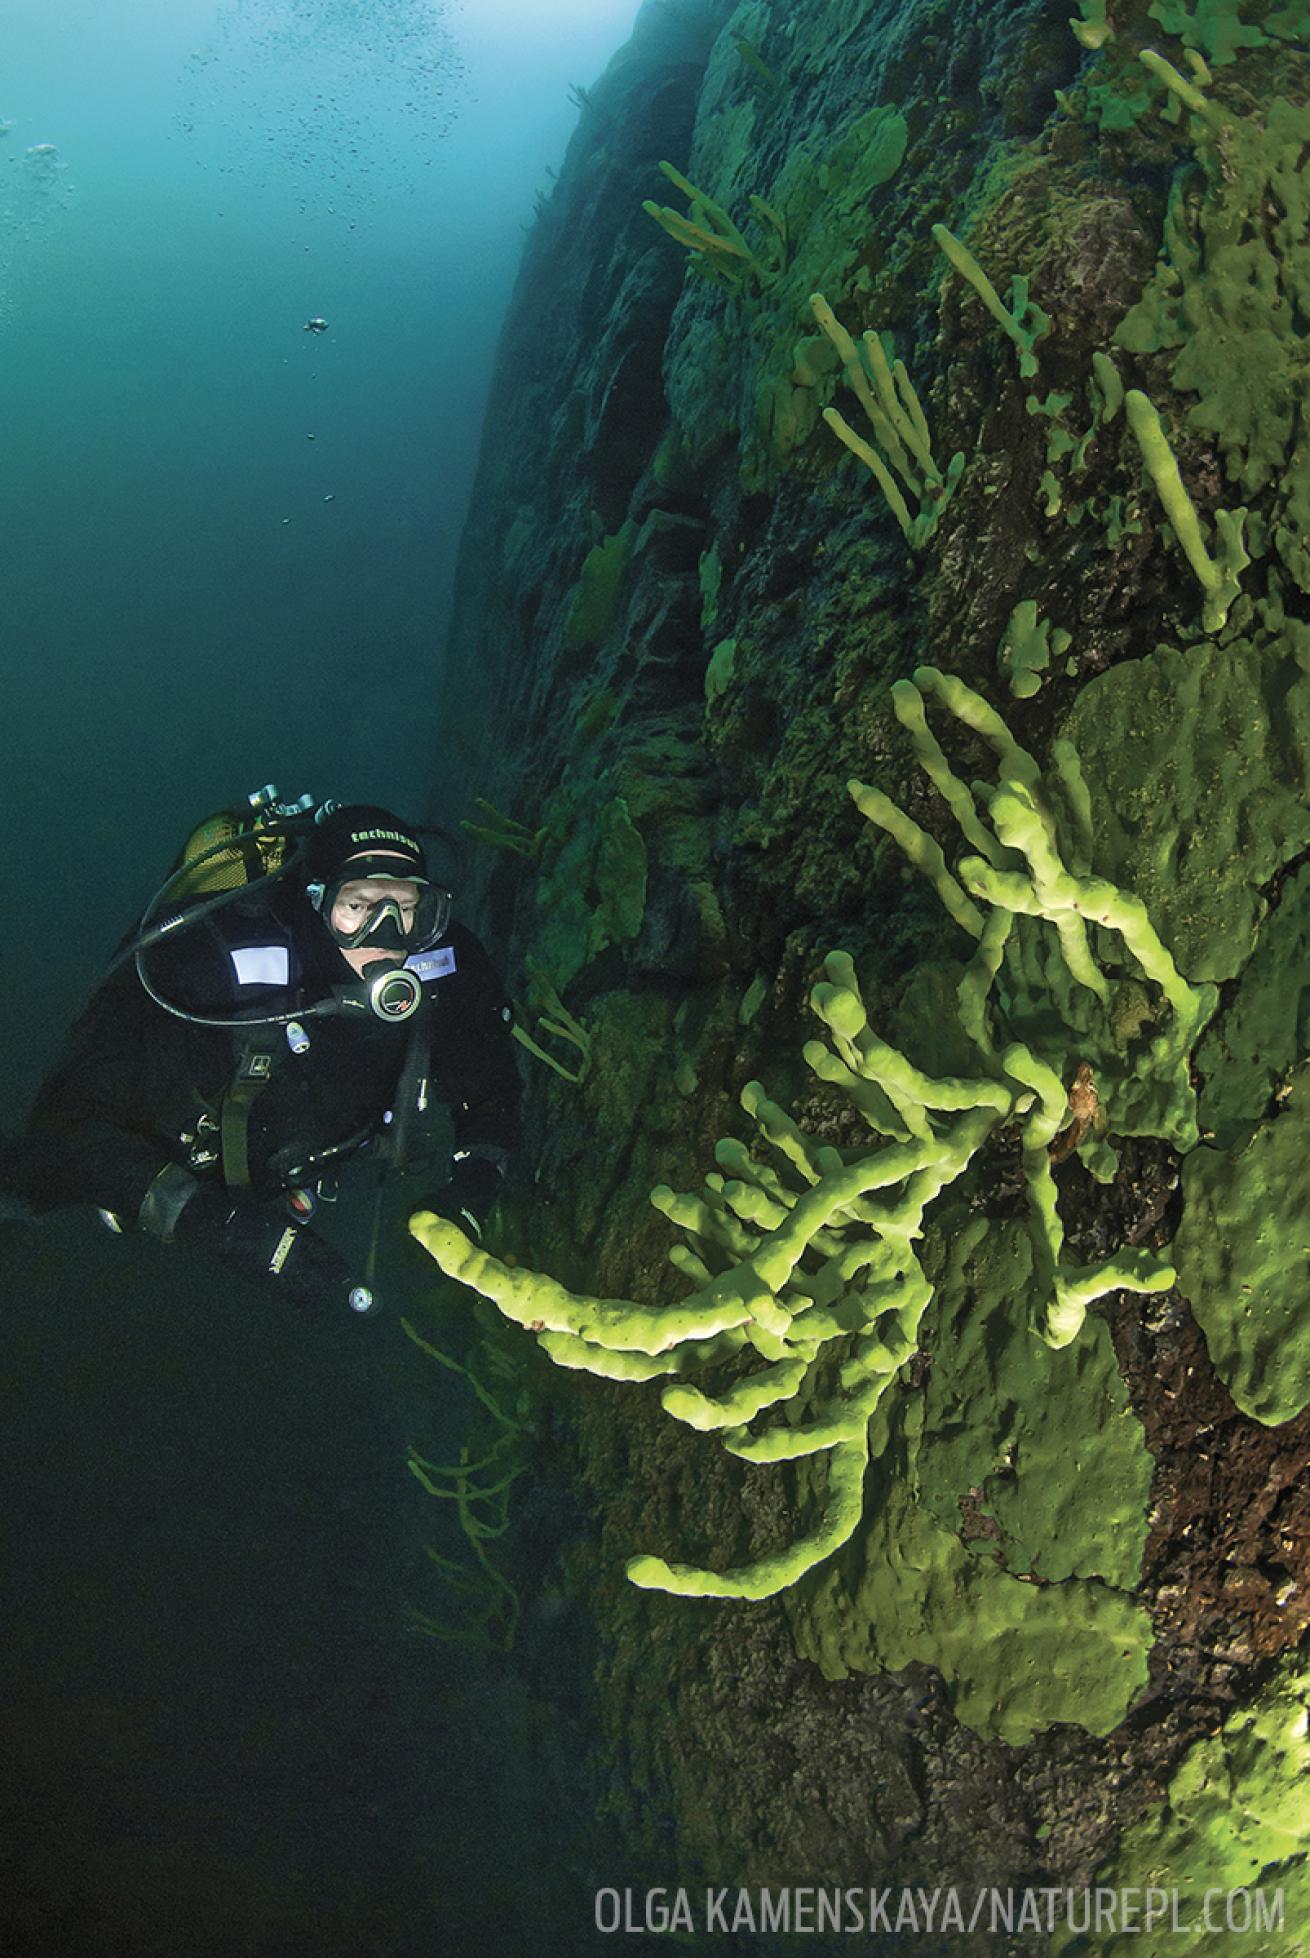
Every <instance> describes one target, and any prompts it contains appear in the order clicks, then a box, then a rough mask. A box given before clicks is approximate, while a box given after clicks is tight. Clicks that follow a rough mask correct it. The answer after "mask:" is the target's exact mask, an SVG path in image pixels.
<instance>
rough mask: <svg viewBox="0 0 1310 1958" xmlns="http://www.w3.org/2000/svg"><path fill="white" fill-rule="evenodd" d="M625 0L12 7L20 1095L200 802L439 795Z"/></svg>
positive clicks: (11, 846)
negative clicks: (481, 512)
mask: <svg viewBox="0 0 1310 1958" xmlns="http://www.w3.org/2000/svg"><path fill="white" fill-rule="evenodd" d="M635 13H636V0H573V4H572V5H570V4H568V3H567V0H565V4H563V5H561V6H560V7H558V8H554V9H551V10H543V9H542V8H540V7H539V6H537V5H536V4H535V3H533V4H529V0H468V4H467V5H465V6H462V7H451V8H446V7H443V6H439V5H434V4H433V0H233V4H229V5H226V6H222V7H220V6H219V5H217V4H216V0H177V4H171V0H170V4H164V0H123V4H121V5H115V6H114V7H113V8H106V7H102V6H99V5H91V4H88V3H87V0H11V4H10V5H9V6H8V7H7V8H6V9H5V20H4V28H3V35H2V37H0V124H7V125H9V126H8V127H7V129H6V133H4V134H3V135H0V428H2V429H3V443H4V466H3V468H2V469H0V582H2V586H3V606H2V608H0V687H2V688H3V703H4V709H5V712H4V720H5V728H6V757H5V759H6V771H5V798H4V800H5V826H4V830H5V845H4V862H5V867H6V870H7V872H8V873H9V874H10V875H11V876H12V875H13V874H14V872H15V871H16V870H18V869H19V868H20V867H21V866H22V865H23V863H24V861H25V860H26V861H28V862H39V865H40V874H41V878H42V884H43V889H44V890H45V891H46V892H47V894H48V904H49V912H50V916H51V929H50V931H49V933H48V934H46V935H45V937H44V938H43V939H41V938H38V937H34V936H31V935H28V934H25V935H24V939H23V943H22V945H21V947H20V948H17V949H16V954H15V965H16V972H15V975H14V977H15V980H16V982H17V983H16V985H15V986H14V987H11V996H14V995H16V997H17V999H18V1001H19V1002H20V1004H19V1008H18V1010H17V1011H14V1012H11V1013H10V1014H9V1015H8V1016H7V1017H6V1020H5V1024H4V1026H3V1028H2V1029H0V1066H2V1067H3V1068H4V1070H5V1072H6V1076H7V1079H8V1081H9V1083H10V1085H11V1089H12V1093H13V1100H14V1102H15V1103H17V1104H21V1102H22V1101H23V1100H24V1099H25V1097H26V1095H27V1094H28V1093H29V1092H30V1091H31V1089H32V1088H33V1087H34V1086H35V1082H36V1079H37V1078H38V1070H39V1066H40V1063H41V1058H42V1051H43V1048H44V1047H45V1046H46V1045H48V1039H49V1035H48V1032H47V1031H46V1029H47V1028H48V1026H49V1024H50V1023H51V1022H52V1021H55V1022H57V1021H58V1020H59V1019H61V1018H62V1019H67V1017H68V1016H69V1014H70V1013H71V1011H72V1010H73V1007H74V1006H75V1004H76V1001H77V999H78V998H79V997H80V996H81V994H82V993H83V992H84V991H85V989H86V987H87V985H88V984H89V983H90V981H91V979H92V977H93V975H94V973H95V971H96V970H97V969H98V965H99V963H100V961H101V959H102V958H103V956H104V955H105V953H106V952H107V950H108V948H109V946H110V945H111V944H112V943H113V941H114V940H115V939H116V938H117V936H118V935H119V933H120V932H121V931H122V930H123V929H125V927H126V925H127V923H128V922H129V921H130V920H131V918H132V917H133V915H135V914H136V913H137V912H138V911H139V909H140V908H141V906H142V904H143V903H144V901H145V898H146V896H147V895H148V894H149V892H150V891H151V890H153V888H154V886H155V883H156V882H157V881H158V875H157V873H158V872H160V871H161V870H162V867H163V866H165V865H166V864H167V862H168V861H169V860H170V859H171V857H172V855H173V853H174V851H175V850H176V848H177V846H178V843H179V840H180V838H181V837H182V836H183V835H185V834H186V833H187V832H188V831H189V829H190V828H191V827H192V825H193V823H194V822H195V820H196V819H197V818H198V816H200V815H203V814H205V813H207V812H208V811H209V810H211V809H213V808H217V807H222V806H224V805H226V804H227V803H229V802H231V801H232V800H233V799H234V798H236V797H239V796H241V795H243V794H245V793H246V792H247V791H248V790H250V789H253V788H256V787H258V786H259V785H260V784H261V783H263V782H265V781H268V780H273V781H276V782H277V783H278V784H279V785H280V786H281V787H282V789H283V790H284V791H286V792H289V793H293V794H296V793H299V792H300V791H301V790H302V789H309V790H311V791H312V792H313V793H314V794H315V796H317V797H323V796H328V795H335V796H337V797H338V798H339V799H341V800H362V801H380V802H383V803H389V804H392V805H395V806H399V807H400V808H401V809H402V810H408V811H412V812H413V813H415V814H417V813H419V812H420V811H422V810H423V809H424V808H425V807H427V806H428V805H429V804H430V805H431V808H432V813H436V814H439V813H440V797H441V778H442V767H441V735H440V729H439V728H438V727H437V725H436V716H435V711H434V708H433V705H432V703H433V700H434V698H435V694H436V690H437V674H438V669H439V662H440V658H441V648H442V643H443V630H444V624H445V616H446V609H447V605H448V602H449V595H450V587H451V579H452V575H453V568H454V561H455V553H456V550H457V547H458V541H459V533H460V528H461V525H462V522H463V514H464V508H465V504H466V501H467V497H468V493H469V487H470V483H471V480H472V473H473V469H474V466H475V462H476V454H477V442H478V436H479V430H480V426H481V419H482V412H483V406H484V402H485V397H486V391H487V386H488V382H489V378H490V373H491V365H492V358H493V354H494V348H495V341H496V335H497V332H498V330H499V323H500V318H501V316H502V313H503V311H504V307H505V305H506V302H507V299H508V295H509V291H510V287H511V284H512V281H513V276H514V272H515V268H516V265H517V260H518V255H519V252H520V249H521V246H522V242H523V227H524V226H525V225H526V224H527V222H528V221H529V220H530V218H531V214H532V206H533V199H534V196H535V195H536V194H537V193H538V192H539V191H540V190H542V189H543V188H549V177H548V174H547V173H548V171H549V170H550V169H551V168H553V167H554V166H556V165H557V164H558V163H559V161H560V160H561V158H562V155H563V151H564V147H565V145H566V142H567V140H568V137H569V135H570V133H571V131H572V129H573V127H574V125H575V123H576V120H577V111H576V108H575V107H574V106H573V104H572V103H571V102H570V99H569V88H570V85H572V84H574V83H579V82H580V83H583V84H586V83H589V82H591V81H592V80H594V79H595V76H596V74H597V73H598V72H599V71H600V69H601V68H602V67H603V66H604V64H605V61H606V60H607V59H608V57H609V55H610V54H611V53H613V52H614V51H615V50H616V49H617V48H618V47H619V46H620V45H621V43H622V42H623V40H624V39H625V38H626V35H627V32H628V30H629V28H630V26H631V23H632V20H633V18H634V16H635ZM47 146H48V147H47ZM32 152H36V154H32ZM310 318H324V319H326V320H327V321H328V323H329V328H328V331H327V332H326V333H324V334H322V335H315V334H313V333H306V332H305V331H304V330H303V329H304V325H305V322H306V321H307V320H308V319H310ZM311 437H312V438H313V439H312V440H311V439H310V438H311ZM329 499H331V500H329ZM458 813H459V812H455V814H456V816H458ZM70 921H71V922H72V923H73V926H74V928H73V929H72V930H71V931H70V930H68V929H67V926H68V924H69V922H70ZM36 991H39V994H40V999H39V1005H37V1004H35V1003H34V1001H33V995H34V992H36Z"/></svg>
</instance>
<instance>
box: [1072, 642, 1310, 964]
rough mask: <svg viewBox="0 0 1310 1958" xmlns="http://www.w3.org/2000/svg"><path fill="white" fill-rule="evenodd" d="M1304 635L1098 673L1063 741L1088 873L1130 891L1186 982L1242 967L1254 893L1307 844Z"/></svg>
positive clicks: (1309, 691)
mask: <svg viewBox="0 0 1310 1958" xmlns="http://www.w3.org/2000/svg"><path fill="white" fill-rule="evenodd" d="M1308 676H1310V631H1307V629H1306V628H1305V627H1304V626H1302V625H1299V624H1296V623H1295V622H1293V621H1291V620H1289V621H1287V622H1286V626H1285V629H1284V631H1283V632H1282V633H1281V634H1279V635H1278V636H1277V637H1269V638H1263V639H1259V640H1243V639H1238V640H1233V641H1231V642H1230V643H1228V644H1226V645H1223V646H1218V645H1215V644H1214V643H1212V642H1210V641H1204V642H1202V643H1201V644H1199V645H1197V646H1194V647H1192V648H1190V649H1189V650H1188V651H1187V652H1179V651H1176V650H1175V649H1174V648H1173V647H1171V646H1159V647H1157V648H1156V650H1155V651H1154V652H1153V653H1150V654H1148V655H1147V657H1146V658H1144V659H1139V660H1131V661H1127V662H1125V663H1124V664H1123V665H1121V666H1116V667H1114V668H1113V669H1112V670H1111V671H1110V672H1108V673H1103V674H1101V675H1100V676H1099V677H1098V678H1097V679H1095V680H1093V681H1092V682H1091V683H1090V684H1089V685H1088V686H1086V687H1084V689H1083V691H1082V693H1081V694H1080V695H1079V697H1078V700H1077V703H1076V704H1075V706H1074V709H1073V712H1072V713H1071V715H1070V716H1069V721H1068V725H1067V732H1068V734H1069V735H1070V737H1071V738H1072V740H1073V742H1074V745H1075V747H1076V748H1077V750H1078V753H1079V755H1080V757H1081V758H1082V764H1083V772H1084V775H1085V777H1086V780H1087V785H1088V789H1089V791H1090V795H1091V803H1092V809H1093V812H1094V820H1095V830H1096V861H1097V863H1098V865H1101V864H1104V866H1105V867H1106V871H1107V873H1108V874H1109V875H1110V876H1111V877H1113V878H1114V879H1115V881H1116V882H1118V883H1122V884H1125V885H1127V886H1128V888H1129V889H1131V890H1133V891H1135V892H1136V893H1137V895H1138V897H1140V898H1141V899H1142V900H1143V901H1144V903H1145V904H1146V907H1147V910H1148V911H1149V912H1150V914H1151V917H1152V918H1153V919H1154V921H1155V923H1156V926H1157V929H1158V930H1159V932H1160V936H1161V937H1162V938H1163V939H1164V942H1165V944H1166V945H1168V946H1169V948H1170V950H1171V951H1172V952H1173V954H1174V957H1175V959H1176V960H1177V962H1178V964H1179V966H1180V968H1181V970H1182V971H1183V972H1184V973H1185V974H1186V975H1187V977H1188V978H1189V979H1192V980H1199V979H1227V978H1231V977H1232V975H1233V974H1234V973H1236V972H1238V971H1239V970H1240V969H1241V967H1242V965H1243V964H1244V963H1245V961H1246V960H1247V959H1248V958H1249V957H1250V954H1251V951H1252V948H1253V946H1254V943H1255V934H1256V929H1257V926H1258V925H1259V922H1260V920H1261V918H1262V917H1263V915H1264V911H1265V903H1264V899H1263V898H1262V897H1261V895H1260V890H1261V886H1262V885H1264V884H1266V883H1268V881H1269V879H1270V878H1271V877H1272V876H1273V874H1274V872H1275V871H1276V870H1277V869H1278V868H1279V866H1280V865H1281V864H1283V863H1286V862H1287V861H1288V859H1289V858H1291V857H1293V856H1295V855H1296V854H1297V853H1298V852H1299V851H1301V850H1303V849H1305V848H1306V847H1307V845H1310V806H1307V803H1306V797H1305V784H1306V781H1307V780H1308V779H1310V677H1308Z"/></svg>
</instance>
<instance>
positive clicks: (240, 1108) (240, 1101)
mask: <svg viewBox="0 0 1310 1958" xmlns="http://www.w3.org/2000/svg"><path fill="white" fill-rule="evenodd" d="M278 1044H279V1043H278V1042H277V1040H276V1039H275V1038H270V1029H269V1028H267V1027H261V1028H259V1030H258V1031H257V1032H255V1033H251V1034H248V1035H247V1036H246V1037H245V1039H244V1040H242V1041H241V1042H240V1043H239V1045H238V1048H237V1064H236V1072H235V1073H234V1074H233V1076H232V1079H231V1081H230V1083H229V1084H228V1087H227V1089H226V1090H225V1092H224V1095H223V1103H222V1107H221V1109H220V1111H219V1134H220V1140H221V1144H222V1151H223V1156H222V1167H223V1181H224V1182H225V1183H226V1184H227V1186H228V1188H229V1189H230V1190H245V1189H249V1187H250V1111H251V1109H252V1108H253V1106H254V1104H255V1102H256V1101H257V1100H258V1098H259V1096H260V1095H261V1094H262V1093H263V1091H264V1089H265V1088H266V1087H267V1086H268V1084H269V1082H270V1081H271V1080H272V1078H273V1057H274V1054H275V1053H276V1051H277V1047H278Z"/></svg>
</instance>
